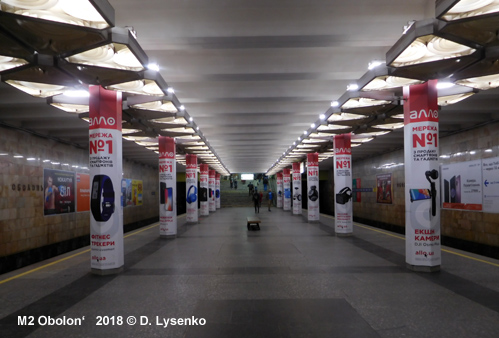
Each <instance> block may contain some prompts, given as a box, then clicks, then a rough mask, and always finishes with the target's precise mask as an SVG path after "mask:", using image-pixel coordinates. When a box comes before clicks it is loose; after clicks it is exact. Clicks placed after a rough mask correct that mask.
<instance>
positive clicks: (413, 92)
mask: <svg viewBox="0 0 499 338" xmlns="http://www.w3.org/2000/svg"><path fill="white" fill-rule="evenodd" d="M404 99H405V100H406V101H405V103H404V160H405V182H406V184H405V190H404V193H405V194H404V195H405V209H406V218H405V219H406V230H405V237H406V241H405V242H406V262H407V263H408V265H409V266H428V267H433V266H435V267H436V266H440V263H441V248H440V198H441V194H440V184H439V179H440V178H441V173H440V172H439V163H438V162H439V148H438V144H439V131H438V121H439V117H438V115H439V112H438V105H437V89H436V80H430V81H428V82H426V83H423V84H421V85H412V86H410V87H404Z"/></svg>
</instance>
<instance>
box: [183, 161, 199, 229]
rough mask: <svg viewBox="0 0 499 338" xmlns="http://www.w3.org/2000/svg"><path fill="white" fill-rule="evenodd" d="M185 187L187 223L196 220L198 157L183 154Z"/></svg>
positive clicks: (195, 221)
mask: <svg viewBox="0 0 499 338" xmlns="http://www.w3.org/2000/svg"><path fill="white" fill-rule="evenodd" d="M185 161H186V169H185V188H186V189H187V193H186V196H187V197H186V204H187V207H186V220H187V222H188V223H197V222H198V157H197V155H193V154H187V155H186V156H185Z"/></svg>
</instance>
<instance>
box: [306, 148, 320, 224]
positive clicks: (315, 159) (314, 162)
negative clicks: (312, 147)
mask: <svg viewBox="0 0 499 338" xmlns="http://www.w3.org/2000/svg"><path fill="white" fill-rule="evenodd" d="M307 190H308V191H307V198H308V220H309V221H319V220H320V210H319V154H318V153H311V154H307Z"/></svg>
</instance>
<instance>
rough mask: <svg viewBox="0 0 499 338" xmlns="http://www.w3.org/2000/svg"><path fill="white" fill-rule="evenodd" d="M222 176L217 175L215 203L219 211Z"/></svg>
mask: <svg viewBox="0 0 499 338" xmlns="http://www.w3.org/2000/svg"><path fill="white" fill-rule="evenodd" d="M220 193H221V192H220V174H218V173H217V174H216V175H215V201H216V206H217V209H220V196H221V195H220Z"/></svg>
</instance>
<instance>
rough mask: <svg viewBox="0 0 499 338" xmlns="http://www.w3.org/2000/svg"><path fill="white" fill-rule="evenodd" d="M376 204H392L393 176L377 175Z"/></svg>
mask: <svg viewBox="0 0 499 338" xmlns="http://www.w3.org/2000/svg"><path fill="white" fill-rule="evenodd" d="M376 189H377V190H376V203H382V204H392V203H393V201H392V196H393V189H392V174H391V173H390V174H382V175H376Z"/></svg>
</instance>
